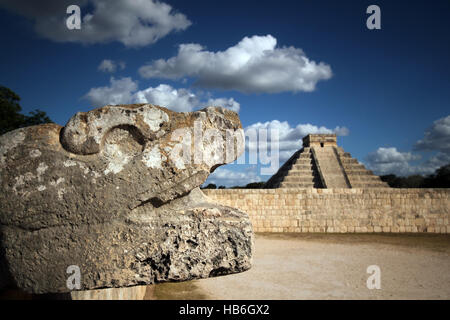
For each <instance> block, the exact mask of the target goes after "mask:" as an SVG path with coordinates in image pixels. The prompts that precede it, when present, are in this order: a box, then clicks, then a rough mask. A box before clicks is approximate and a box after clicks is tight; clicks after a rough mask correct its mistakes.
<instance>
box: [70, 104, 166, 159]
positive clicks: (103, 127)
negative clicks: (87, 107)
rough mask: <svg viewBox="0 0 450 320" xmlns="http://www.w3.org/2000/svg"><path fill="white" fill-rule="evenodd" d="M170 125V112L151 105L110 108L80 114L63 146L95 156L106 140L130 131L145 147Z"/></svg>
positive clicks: (72, 119) (76, 152)
mask: <svg viewBox="0 0 450 320" xmlns="http://www.w3.org/2000/svg"><path fill="white" fill-rule="evenodd" d="M168 121H169V115H168V112H166V111H164V109H163V108H160V107H156V106H153V105H150V104H146V105H133V106H108V107H103V108H101V109H96V110H92V111H89V112H79V113H77V114H76V115H74V116H73V117H72V118H71V119H70V120H69V122H68V123H67V124H66V126H65V127H64V129H63V131H62V135H61V144H62V146H63V147H64V149H66V150H67V151H69V152H72V153H75V154H80V155H89V154H96V153H99V152H100V150H101V148H102V146H103V144H104V142H105V140H106V138H107V136H108V135H109V134H110V133H111V132H112V131H115V128H119V129H121V130H127V131H128V132H129V133H130V136H131V137H133V138H134V139H135V141H136V142H137V143H139V144H141V145H144V144H145V142H146V141H147V140H153V139H154V138H155V137H156V134H157V132H158V131H160V130H162V129H163V127H164V124H165V123H167V122H168Z"/></svg>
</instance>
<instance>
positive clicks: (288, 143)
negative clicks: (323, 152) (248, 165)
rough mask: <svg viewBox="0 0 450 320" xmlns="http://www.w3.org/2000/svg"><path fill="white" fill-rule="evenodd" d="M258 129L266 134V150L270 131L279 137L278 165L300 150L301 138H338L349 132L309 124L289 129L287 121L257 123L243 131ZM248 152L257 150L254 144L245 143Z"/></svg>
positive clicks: (342, 128) (345, 129)
mask: <svg viewBox="0 0 450 320" xmlns="http://www.w3.org/2000/svg"><path fill="white" fill-rule="evenodd" d="M259 129H266V130H267V133H268V142H269V143H268V148H270V141H271V139H272V138H271V134H270V133H271V130H276V131H277V132H278V137H279V150H280V151H279V152H280V164H283V163H284V161H286V160H287V159H289V158H290V157H291V156H292V154H293V153H294V152H295V151H297V150H298V149H300V148H302V146H303V142H302V138H303V137H305V136H306V135H308V134H314V133H335V134H337V135H339V136H347V135H348V134H349V130H348V129H347V128H346V127H339V126H338V127H336V128H335V129H329V128H326V127H324V126H320V127H318V126H315V125H312V124H309V123H306V124H298V125H297V126H295V127H291V126H290V125H289V123H288V122H287V121H283V122H281V121H279V120H272V121H267V122H264V123H261V122H257V123H254V124H252V125H250V126H248V127H246V128H245V131H246V132H248V131H251V130H256V131H258V130H259ZM246 147H247V149H248V150H257V145H256V144H255V143H251V142H247V145H246Z"/></svg>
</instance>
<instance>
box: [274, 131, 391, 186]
mask: <svg viewBox="0 0 450 320" xmlns="http://www.w3.org/2000/svg"><path fill="white" fill-rule="evenodd" d="M388 187H389V186H388V184H387V183H385V182H383V181H381V179H380V177H378V176H376V175H374V174H373V172H372V171H370V170H367V169H366V168H365V167H364V165H362V164H360V163H359V162H358V160H356V159H354V158H352V157H351V155H350V153H348V152H345V151H344V149H342V148H341V147H339V146H338V145H337V137H336V135H335V134H309V135H307V136H306V137H304V138H303V148H302V149H300V150H298V151H296V152H295V153H294V154H293V155H292V157H291V158H289V160H288V161H286V163H285V164H284V165H283V166H282V167H281V168H280V169H279V170H278V172H277V173H276V174H274V175H273V176H272V177H271V178H270V179H269V180H268V181H267V182H266V184H265V188H388Z"/></svg>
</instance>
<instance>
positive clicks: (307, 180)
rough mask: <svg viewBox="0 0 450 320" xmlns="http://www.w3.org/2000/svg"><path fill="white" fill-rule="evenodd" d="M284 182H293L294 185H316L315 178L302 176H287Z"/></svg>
mask: <svg viewBox="0 0 450 320" xmlns="http://www.w3.org/2000/svg"><path fill="white" fill-rule="evenodd" d="M283 182H292V183H314V182H315V179H314V177H313V176H310V177H302V176H286V177H284V180H283Z"/></svg>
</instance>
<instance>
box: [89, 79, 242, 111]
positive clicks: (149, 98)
mask: <svg viewBox="0 0 450 320" xmlns="http://www.w3.org/2000/svg"><path fill="white" fill-rule="evenodd" d="M85 98H87V99H88V100H89V101H90V102H91V103H92V104H93V105H94V106H95V107H101V106H105V105H115V104H128V103H151V104H155V105H160V106H163V107H166V108H169V109H171V110H174V111H178V112H189V111H193V110H197V109H202V108H204V107H207V106H220V107H224V108H229V109H231V110H233V111H236V112H237V111H239V107H240V104H239V103H238V102H237V101H235V100H234V99H233V98H217V99H214V98H209V99H208V100H204V101H203V99H202V98H201V97H200V96H199V95H196V94H195V93H193V92H191V91H190V90H188V89H184V88H180V89H175V88H173V87H172V86H170V85H167V84H160V85H159V86H157V87H148V88H146V89H143V90H138V82H137V81H134V80H132V79H131V78H129V77H125V78H121V79H118V80H116V79H115V78H114V77H111V79H110V85H109V86H105V87H97V88H92V89H91V90H90V91H89V92H88V93H87V94H86V96H85Z"/></svg>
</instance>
